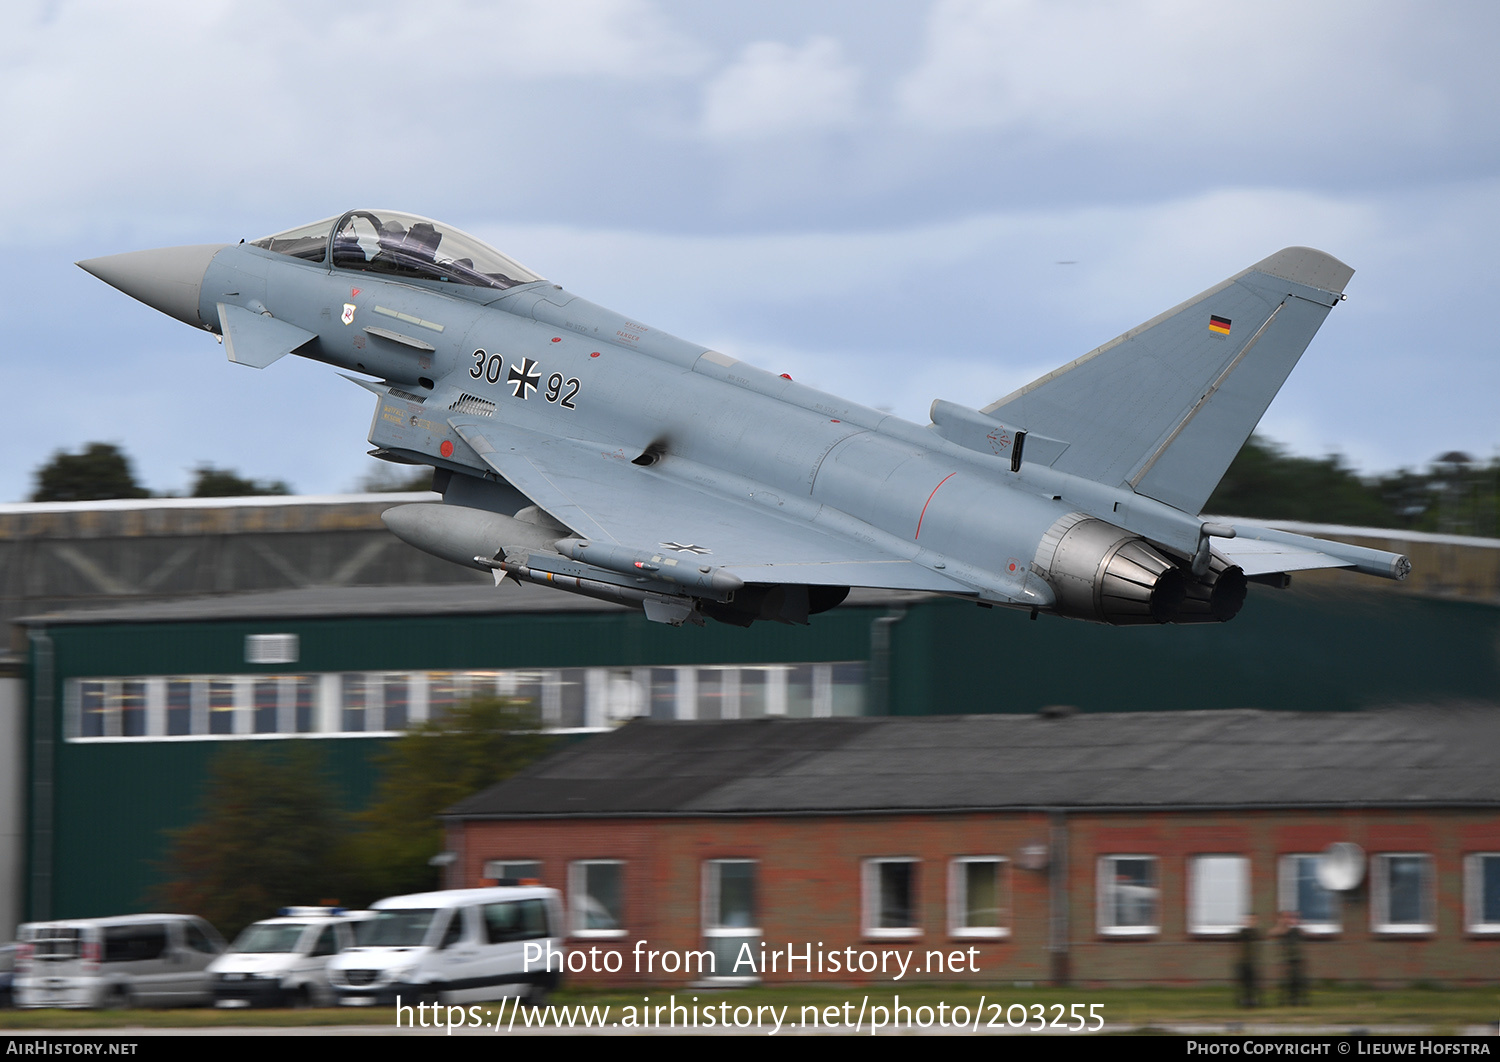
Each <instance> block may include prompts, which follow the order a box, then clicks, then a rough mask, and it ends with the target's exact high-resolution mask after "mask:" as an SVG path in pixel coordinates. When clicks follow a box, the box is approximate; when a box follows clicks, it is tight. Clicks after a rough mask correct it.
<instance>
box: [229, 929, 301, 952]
mask: <svg viewBox="0 0 1500 1062" xmlns="http://www.w3.org/2000/svg"><path fill="white" fill-rule="evenodd" d="M306 928H307V924H306V923H305V922H296V923H288V922H282V923H280V924H269V925H268V924H266V923H258V924H256V925H253V926H247V927H246V929H245V931H244V932H243V933H241V934H240V935H239V937H238V938H237V939H236V940H235V942H234V945H233V946H232V947H231V948H230V949H229V950H230V951H241V952H249V953H250V954H253V955H267V954H271V953H281V952H292V951H296V950H297V942H298V941H299V940H301V939H302V931H303V930H304V929H306Z"/></svg>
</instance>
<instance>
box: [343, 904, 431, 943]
mask: <svg viewBox="0 0 1500 1062" xmlns="http://www.w3.org/2000/svg"><path fill="white" fill-rule="evenodd" d="M436 914H437V911H436V909H434V908H431V907H408V908H404V909H401V910H395V911H376V912H375V917H374V918H371V919H369V920H368V921H365V922H359V923H357V924H356V926H355V929H354V943H355V944H357V945H358V946H360V947H362V948H415V947H417V946H418V945H420V944H421V943H422V940H423V938H424V937H426V936H427V927H428V926H430V925H432V919H433V916H434V915H436Z"/></svg>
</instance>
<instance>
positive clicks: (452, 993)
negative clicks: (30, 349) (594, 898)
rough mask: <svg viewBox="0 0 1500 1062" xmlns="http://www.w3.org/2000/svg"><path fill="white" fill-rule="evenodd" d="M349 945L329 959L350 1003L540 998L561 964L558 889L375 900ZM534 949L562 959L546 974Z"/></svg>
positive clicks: (336, 984) (338, 988) (331, 976)
mask: <svg viewBox="0 0 1500 1062" xmlns="http://www.w3.org/2000/svg"><path fill="white" fill-rule="evenodd" d="M371 911H372V912H373V914H372V916H371V917H370V918H369V920H368V921H364V922H361V923H359V925H358V926H357V927H356V929H355V939H354V946H353V947H351V948H349V949H348V950H346V951H343V952H340V953H339V954H338V955H337V956H336V957H335V958H334V960H333V961H332V962H331V963H329V965H328V980H329V983H330V984H331V985H332V986H333V990H334V992H336V993H337V994H338V999H339V1002H340V1003H342V1004H345V1005H347V1006H369V1005H371V1004H375V1003H381V1004H390V1003H394V1002H395V1001H396V998H397V997H398V996H399V997H400V998H401V1002H402V1003H403V1004H407V1003H413V1002H419V1001H424V1000H431V1001H433V1002H441V1003H450V1004H451V1003H470V1002H475V1001H477V1000H486V999H501V998H503V997H507V996H515V995H521V996H524V997H525V998H526V1000H527V1002H529V1003H540V1002H541V1001H542V1000H543V999H545V998H546V996H547V994H548V993H549V992H550V991H551V990H552V989H553V988H555V987H556V986H557V983H558V981H559V980H560V975H561V969H562V963H561V960H560V955H561V952H562V936H563V917H562V898H561V897H560V896H559V895H558V892H557V890H556V889H545V888H541V887H540V886H502V887H498V888H491V889H453V890H449V891H445V892H424V893H418V894H416V895H413V896H392V897H389V898H388V899H384V900H380V901H379V902H377V903H375V904H372V905H371ZM527 945H531V946H532V953H533V954H540V955H543V956H545V955H547V954H548V953H549V950H550V953H551V954H552V955H554V956H558V957H559V958H557V959H555V960H554V962H553V968H552V970H551V971H548V970H547V969H546V968H545V965H544V964H543V963H541V962H533V963H531V964H530V968H529V969H528V968H527V965H526V961H525V960H526V949H527Z"/></svg>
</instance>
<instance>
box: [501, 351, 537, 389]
mask: <svg viewBox="0 0 1500 1062" xmlns="http://www.w3.org/2000/svg"><path fill="white" fill-rule="evenodd" d="M506 382H507V383H509V384H510V393H511V394H512V395H514V396H515V397H516V398H522V399H525V398H530V397H531V392H533V391H535V390H536V389H537V385H538V384H540V383H541V382H542V374H541V373H540V372H538V371H537V367H536V362H534V361H532V360H531V359H530V358H522V359H521V364H520V365H519V366H515V365H512V366H511V367H510V375H509V376H508V377H507V378H506Z"/></svg>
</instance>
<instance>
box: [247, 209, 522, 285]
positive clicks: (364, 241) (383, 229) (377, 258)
mask: <svg viewBox="0 0 1500 1062" xmlns="http://www.w3.org/2000/svg"><path fill="white" fill-rule="evenodd" d="M288 235H290V234H288ZM276 238H278V237H273V239H276ZM333 264H334V265H336V266H338V267H339V268H340V269H358V270H361V271H364V272H368V273H386V274H389V275H391V276H395V277H407V278H416V279H421V280H439V281H444V282H446V283H450V284H465V285H468V286H470V287H478V288H499V289H502V290H503V289H505V288H513V287H515V286H516V285H517V284H531V283H534V282H535V281H538V280H541V279H542V278H541V277H539V276H537V275H536V274H535V273H533V272H531V270H529V269H527V268H526V267H525V266H522V265H521V264H520V263H518V262H514V261H512V260H511V259H509V258H507V257H505V255H503V254H501V253H500V252H499V251H496V250H495V249H494V248H492V247H489V246H487V245H485V244H484V243H482V242H481V241H479V240H477V239H475V238H474V237H473V236H470V235H468V234H467V233H464V232H459V231H458V230H457V229H454V228H450V227H449V226H447V225H443V226H439V225H438V224H437V223H435V222H432V221H429V220H427V219H426V218H419V217H417V216H416V215H415V214H395V213H392V212H390V211H388V210H382V211H380V212H378V213H377V212H375V211H371V210H354V211H351V212H350V213H348V214H346V215H345V216H344V218H343V220H342V221H341V222H340V223H339V227H338V231H337V232H336V233H334V236H333Z"/></svg>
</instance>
